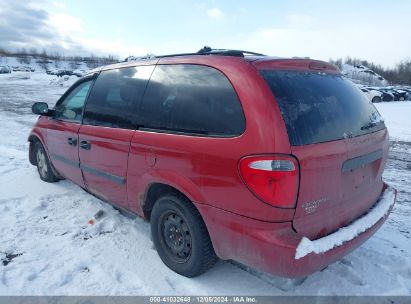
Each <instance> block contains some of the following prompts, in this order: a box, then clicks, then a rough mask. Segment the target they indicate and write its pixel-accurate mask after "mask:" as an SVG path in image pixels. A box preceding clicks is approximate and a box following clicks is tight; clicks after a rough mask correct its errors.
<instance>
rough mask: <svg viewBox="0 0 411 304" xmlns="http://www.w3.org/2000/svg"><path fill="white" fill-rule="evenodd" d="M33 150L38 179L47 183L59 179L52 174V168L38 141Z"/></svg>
mask: <svg viewBox="0 0 411 304" xmlns="http://www.w3.org/2000/svg"><path fill="white" fill-rule="evenodd" d="M34 151H35V154H34V155H35V161H36V166H37V171H38V172H39V175H40V179H41V180H43V181H45V182H48V183H55V182H57V181H59V180H60V179H59V178H58V176H56V175H55V174H54V172H53V169H52V168H51V164H50V161H49V158H48V156H47V153H46V150H45V149H44V147H43V145H42V144H41V143H40V142H37V143H36V145H35V149H34Z"/></svg>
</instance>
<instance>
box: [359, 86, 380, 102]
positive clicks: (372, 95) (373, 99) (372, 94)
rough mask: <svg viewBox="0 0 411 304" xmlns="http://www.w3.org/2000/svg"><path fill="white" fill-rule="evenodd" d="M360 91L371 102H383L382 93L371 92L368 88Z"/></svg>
mask: <svg viewBox="0 0 411 304" xmlns="http://www.w3.org/2000/svg"><path fill="white" fill-rule="evenodd" d="M360 90H361V91H362V92H363V93H364V94H365V95H366V96H367V97H368V99H369V100H370V101H371V102H381V101H382V95H383V94H382V92H380V91H377V90H370V89H366V88H360Z"/></svg>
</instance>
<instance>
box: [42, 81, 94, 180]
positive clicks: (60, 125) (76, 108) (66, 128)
mask: <svg viewBox="0 0 411 304" xmlns="http://www.w3.org/2000/svg"><path fill="white" fill-rule="evenodd" d="M92 82H93V80H92V79H89V80H85V81H83V82H81V83H79V84H76V85H74V86H73V87H72V88H70V89H69V90H68V91H67V92H66V93H65V94H64V95H63V97H62V98H61V99H60V100H59V101H58V102H57V104H56V106H55V109H54V111H55V112H54V115H53V117H51V118H50V119H49V126H48V129H47V148H48V152H49V156H50V159H51V161H52V163H53V166H54V167H55V168H56V170H57V171H58V172H59V173H60V174H61V175H62V176H64V177H65V178H68V179H70V180H72V181H73V182H75V183H76V184H78V185H80V186H81V187H84V182H83V176H82V174H81V170H80V165H79V156H78V131H79V129H80V124H81V120H82V113H83V107H84V103H85V100H86V98H87V95H88V92H89V90H90V87H91V84H92Z"/></svg>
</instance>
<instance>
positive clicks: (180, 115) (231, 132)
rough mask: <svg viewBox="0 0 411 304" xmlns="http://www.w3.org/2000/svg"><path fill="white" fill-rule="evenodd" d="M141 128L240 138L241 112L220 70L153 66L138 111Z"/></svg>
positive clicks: (179, 65)
mask: <svg viewBox="0 0 411 304" xmlns="http://www.w3.org/2000/svg"><path fill="white" fill-rule="evenodd" d="M138 114H139V117H140V121H141V124H142V126H143V127H144V128H147V129H153V130H158V131H163V132H164V131H165V132H167V131H168V132H177V133H184V134H188V135H204V136H224V137H231V136H236V135H240V134H242V133H243V132H244V129H245V118H244V113H243V110H242V107H241V104H240V101H239V99H238V97H237V94H236V92H235V91H234V88H233V87H232V85H231V83H230V82H229V80H228V79H227V78H226V76H225V75H223V74H222V73H221V72H220V71H218V70H216V69H214V68H211V67H207V66H201V65H192V64H176V65H158V66H156V68H155V70H154V72H153V75H152V77H151V78H150V82H149V84H148V86H147V90H146V93H145V95H144V99H143V101H142V104H141V106H140V108H139V111H138Z"/></svg>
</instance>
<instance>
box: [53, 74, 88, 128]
mask: <svg viewBox="0 0 411 304" xmlns="http://www.w3.org/2000/svg"><path fill="white" fill-rule="evenodd" d="M92 82H93V81H92V80H89V81H86V82H82V83H81V84H79V85H78V86H77V87H75V88H74V89H73V90H72V91H71V92H70V93H69V94H68V95H67V96H66V97H65V98H64V99H63V100H62V101H61V102H59V103H58V104H57V105H56V108H55V115H54V118H56V119H60V120H68V121H73V122H81V118H82V113H83V106H84V102H85V101H86V98H87V94H88V91H89V90H90V86H91V84H92Z"/></svg>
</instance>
